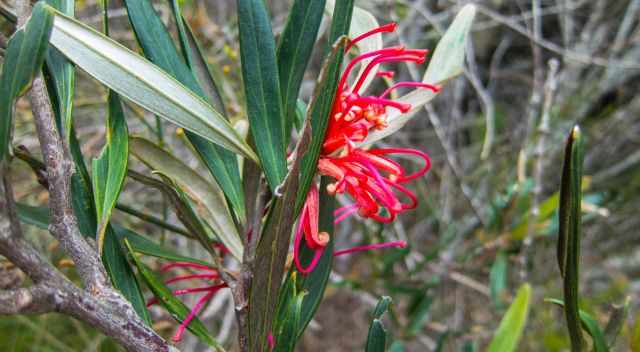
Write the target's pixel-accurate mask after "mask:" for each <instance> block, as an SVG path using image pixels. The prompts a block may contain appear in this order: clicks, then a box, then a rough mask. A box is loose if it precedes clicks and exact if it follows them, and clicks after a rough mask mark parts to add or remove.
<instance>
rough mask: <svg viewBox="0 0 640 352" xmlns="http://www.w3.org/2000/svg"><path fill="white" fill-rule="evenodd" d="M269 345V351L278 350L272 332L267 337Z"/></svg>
mask: <svg viewBox="0 0 640 352" xmlns="http://www.w3.org/2000/svg"><path fill="white" fill-rule="evenodd" d="M267 343H268V344H269V350H271V351H273V349H274V348H276V340H275V339H274V338H273V334H272V333H271V332H269V334H268V335H267Z"/></svg>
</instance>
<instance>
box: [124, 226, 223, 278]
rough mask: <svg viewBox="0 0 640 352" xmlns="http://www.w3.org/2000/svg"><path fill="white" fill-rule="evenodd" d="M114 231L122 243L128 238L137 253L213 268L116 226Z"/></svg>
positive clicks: (201, 261)
mask: <svg viewBox="0 0 640 352" xmlns="http://www.w3.org/2000/svg"><path fill="white" fill-rule="evenodd" d="M113 229H114V230H115V231H114V233H115V235H116V236H117V237H118V239H119V240H120V241H124V239H125V238H126V239H127V241H129V244H130V245H131V248H133V250H134V251H136V252H137V253H141V254H144V255H149V256H152V257H157V258H162V259H167V260H171V261H176V262H188V263H195V264H200V265H206V266H209V267H212V266H211V263H208V262H206V261H204V260H199V259H196V258H191V257H187V256H183V255H180V254H177V253H175V252H174V251H172V250H170V249H167V248H165V247H162V246H160V245H159V244H157V243H155V242H153V241H151V240H150V239H148V238H146V237H144V236H141V235H139V234H137V233H135V232H133V231H131V230H129V229H126V228H124V227H121V226H118V225H114V226H113ZM123 243H124V242H123ZM212 268H213V267H212Z"/></svg>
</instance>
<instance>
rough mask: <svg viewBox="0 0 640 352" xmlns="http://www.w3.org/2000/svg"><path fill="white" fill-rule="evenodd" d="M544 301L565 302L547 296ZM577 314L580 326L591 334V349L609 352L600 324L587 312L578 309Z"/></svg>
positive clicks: (561, 304) (562, 305) (595, 351)
mask: <svg viewBox="0 0 640 352" xmlns="http://www.w3.org/2000/svg"><path fill="white" fill-rule="evenodd" d="M545 302H549V303H553V304H556V305H558V306H560V307H565V304H564V302H563V301H562V300H559V299H553V298H547V299H545ZM578 316H579V317H580V326H581V327H582V329H584V331H586V332H587V334H589V336H591V340H592V341H593V351H594V352H609V347H608V346H607V341H606V338H605V334H604V332H603V331H602V329H600V325H598V322H597V321H596V320H595V319H594V318H593V317H592V316H591V315H590V314H589V313H587V312H585V311H583V310H582V309H580V310H579V311H578Z"/></svg>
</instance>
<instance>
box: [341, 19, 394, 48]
mask: <svg viewBox="0 0 640 352" xmlns="http://www.w3.org/2000/svg"><path fill="white" fill-rule="evenodd" d="M397 26H398V24H397V23H395V22H391V23H387V24H385V25H382V26H380V27H377V28H374V29H372V30H370V31H368V32H365V33H363V34H360V35H359V36H357V37H355V38H353V40H351V41H350V42H349V45H348V46H347V49H346V52H349V50H351V48H353V46H354V45H356V44H357V43H358V42H359V41H361V40H363V39H366V38H368V37H370V36H372V35H374V34H378V33H390V32H394V31H395V30H396V27H397Z"/></svg>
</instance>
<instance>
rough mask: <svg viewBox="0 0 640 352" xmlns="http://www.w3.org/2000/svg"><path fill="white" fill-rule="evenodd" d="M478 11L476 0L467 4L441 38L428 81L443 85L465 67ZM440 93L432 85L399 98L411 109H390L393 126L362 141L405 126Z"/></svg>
mask: <svg viewBox="0 0 640 352" xmlns="http://www.w3.org/2000/svg"><path fill="white" fill-rule="evenodd" d="M475 14H476V8H475V6H474V5H473V4H468V5H465V6H464V7H463V8H462V10H460V12H459V13H458V15H457V16H456V18H455V19H454V20H453V23H451V26H449V28H448V29H447V31H446V32H445V34H444V36H443V37H442V39H441V40H440V41H439V42H438V45H437V46H436V50H435V51H434V52H433V56H432V57H431V60H430V62H429V66H428V67H427V72H425V74H424V77H423V79H422V81H423V82H425V83H430V84H435V85H443V84H445V83H446V82H448V81H449V80H451V79H452V78H454V77H456V76H457V75H459V74H460V73H462V72H463V70H464V56H465V50H466V46H467V45H466V42H467V40H468V38H469V34H470V29H471V24H472V23H473V19H474V17H475ZM436 95H437V93H435V92H432V91H431V90H429V89H416V90H414V91H413V92H411V93H409V94H407V95H404V96H402V97H400V98H399V99H396V100H397V101H399V102H402V103H407V104H411V111H409V112H407V113H401V112H399V111H398V110H395V109H389V110H388V111H387V122H388V124H389V126H388V127H387V128H385V129H384V130H381V131H373V132H372V133H370V134H369V135H368V136H367V139H366V140H365V141H364V142H363V143H362V144H364V145H369V144H372V143H374V142H376V141H378V140H380V139H382V138H384V137H386V136H388V135H390V134H392V133H394V132H395V131H397V130H399V129H400V128H402V127H403V126H404V125H405V124H406V123H407V121H409V120H410V119H411V118H413V117H414V116H415V114H416V113H417V112H418V111H420V109H422V107H423V106H424V105H425V104H427V103H428V102H429V101H431V99H433V98H435V97H436Z"/></svg>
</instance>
